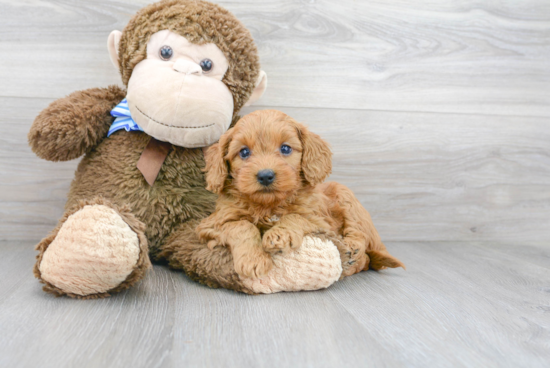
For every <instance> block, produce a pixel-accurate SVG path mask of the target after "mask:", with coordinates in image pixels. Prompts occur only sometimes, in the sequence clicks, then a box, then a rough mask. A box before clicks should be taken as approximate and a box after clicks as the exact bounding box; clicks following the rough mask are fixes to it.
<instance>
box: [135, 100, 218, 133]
mask: <svg viewBox="0 0 550 368" xmlns="http://www.w3.org/2000/svg"><path fill="white" fill-rule="evenodd" d="M135 107H136V110H137V111H139V112H140V113H141V115H143V116H145V117H146V118H147V119H149V120H151V121H153V122H155V123H157V124H160V125H164V126H165V127H168V128H178V129H203V128H209V127H211V126H214V125H216V124H215V123H212V124H208V125H203V126H189V127H186V126H177V125H171V124H166V123H162V122H160V121H158V120H156V119H153V118H152V117H150V116H149V115H147V114H146V113H144V112H143V111H141V109H140V108H139V107H137V105H135Z"/></svg>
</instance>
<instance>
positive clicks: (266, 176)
mask: <svg viewBox="0 0 550 368" xmlns="http://www.w3.org/2000/svg"><path fill="white" fill-rule="evenodd" d="M256 177H257V179H258V183H260V184H262V185H263V186H264V187H267V186H269V185H270V184H271V183H273V181H274V180H275V172H274V171H273V170H270V169H264V170H260V171H258V174H257V175H256Z"/></svg>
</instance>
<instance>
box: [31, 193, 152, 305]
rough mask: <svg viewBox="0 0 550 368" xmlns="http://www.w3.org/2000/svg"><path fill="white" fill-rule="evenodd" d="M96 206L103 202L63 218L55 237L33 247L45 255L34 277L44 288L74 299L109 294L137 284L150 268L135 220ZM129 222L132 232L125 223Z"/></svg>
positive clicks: (107, 208) (104, 206) (108, 207)
mask: <svg viewBox="0 0 550 368" xmlns="http://www.w3.org/2000/svg"><path fill="white" fill-rule="evenodd" d="M99 202H102V203H105V204H97V203H96V204H91V205H90V204H88V205H82V206H81V208H80V209H78V210H77V211H76V212H74V213H72V214H71V215H69V216H66V219H65V221H64V222H63V223H62V225H61V226H60V227H58V231H57V234H54V235H53V236H52V237H49V238H46V239H44V240H43V241H42V242H41V243H40V244H39V245H38V246H37V249H38V250H42V251H43V253H41V254H40V255H39V257H38V258H39V259H38V262H37V265H36V267H35V274H36V275H37V277H39V278H40V279H41V280H42V282H43V283H45V284H46V286H45V287H44V290H46V291H49V292H52V293H54V294H57V295H64V294H67V295H69V296H74V297H103V296H108V295H109V292H113V291H118V290H121V289H124V288H126V287H128V286H129V284H132V283H134V282H135V281H137V280H138V279H139V278H141V275H143V274H144V272H145V269H147V268H148V267H149V265H150V263H149V259H148V256H147V246H146V244H143V242H145V243H146V240H145V238H144V236H143V234H142V233H141V231H140V230H139V229H136V226H135V225H136V224H135V222H137V220H136V219H135V218H133V217H132V216H131V215H130V218H128V217H127V214H124V213H121V212H119V211H117V210H115V209H114V208H112V207H110V206H109V204H108V203H106V202H105V201H102V200H99ZM125 220H126V221H125ZM132 222H134V223H133V225H134V226H133V228H132V227H131V226H130V225H129V224H128V223H132ZM137 227H138V228H139V224H138V226H137ZM136 231H137V232H136ZM48 242H49V244H48Z"/></svg>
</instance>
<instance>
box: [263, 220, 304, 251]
mask: <svg viewBox="0 0 550 368" xmlns="http://www.w3.org/2000/svg"><path fill="white" fill-rule="evenodd" d="M303 239H304V234H302V233H300V232H298V231H292V230H289V229H285V228H281V227H278V226H275V227H272V228H271V229H269V230H267V231H266V232H265V234H264V237H263V239H262V247H263V248H264V250H265V251H266V252H268V253H272V254H275V253H283V252H285V251H287V250H288V249H297V248H299V247H300V245H302V241H303Z"/></svg>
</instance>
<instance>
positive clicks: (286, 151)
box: [280, 144, 292, 156]
mask: <svg viewBox="0 0 550 368" xmlns="http://www.w3.org/2000/svg"><path fill="white" fill-rule="evenodd" d="M280 151H281V153H282V154H283V155H285V156H288V155H290V154H291V153H292V148H291V147H290V146H289V145H287V144H283V145H282V146H281V149H280Z"/></svg>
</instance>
